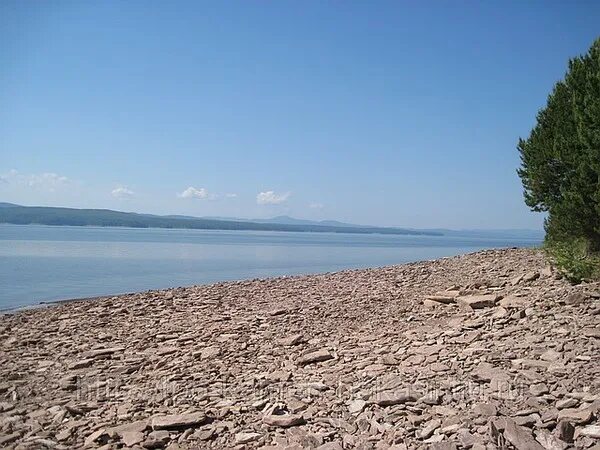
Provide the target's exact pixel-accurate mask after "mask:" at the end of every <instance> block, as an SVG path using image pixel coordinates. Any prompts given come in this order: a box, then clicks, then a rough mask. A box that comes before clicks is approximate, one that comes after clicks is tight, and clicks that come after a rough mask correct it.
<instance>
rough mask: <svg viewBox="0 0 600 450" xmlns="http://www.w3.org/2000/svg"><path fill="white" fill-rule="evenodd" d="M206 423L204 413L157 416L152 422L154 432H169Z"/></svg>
mask: <svg viewBox="0 0 600 450" xmlns="http://www.w3.org/2000/svg"><path fill="white" fill-rule="evenodd" d="M205 421H206V416H205V415H204V413H201V412H196V413H190V414H174V415H171V416H155V417H153V418H152V420H151V426H152V429H153V430H169V429H174V428H189V427H194V426H198V425H202V424H203V423H204V422H205Z"/></svg>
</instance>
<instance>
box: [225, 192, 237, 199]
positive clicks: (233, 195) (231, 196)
mask: <svg viewBox="0 0 600 450" xmlns="http://www.w3.org/2000/svg"><path fill="white" fill-rule="evenodd" d="M237 196H238V195H237V194H233V193H231V194H225V198H237Z"/></svg>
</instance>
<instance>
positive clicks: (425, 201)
mask: <svg viewBox="0 0 600 450" xmlns="http://www.w3.org/2000/svg"><path fill="white" fill-rule="evenodd" d="M599 23H600V3H598V2H593V1H573V2H553V1H527V2H524V1H515V2H483V1H482V2H475V1H461V2H441V1H440V2H399V1H393V2H384V1H376V2H366V1H364V2H337V1H335V2H334V1H331V2H325V1H318V2H317V1H315V2H312V1H308V2H291V1H282V2H252V1H243V2H231V1H224V2H216V1H215V2H185V1H176V2H159V1H145V2H141V1H127V2H123V1H90V2H80V1H72V2H71V1H69V2H61V1H52V2H22V1H15V2H12V1H8V0H5V1H3V2H0V67H1V68H2V70H0V177H1V178H0V201H9V202H16V203H23V204H31V205H33V204H35V205H50V206H72V207H102V208H112V209H119V210H127V211H139V212H149V213H159V214H163V213H164V214H193V215H199V216H215V215H218V216H237V217H270V216H274V215H279V214H289V215H292V216H295V217H302V218H311V219H338V220H344V221H348V222H354V223H364V224H375V225H395V226H410V227H448V228H525V227H527V228H537V227H540V226H541V222H542V218H541V216H540V215H539V214H535V213H531V212H529V211H528V209H527V207H526V206H525V205H524V204H523V201H522V194H521V191H522V188H521V185H520V181H519V179H518V177H517V175H516V173H515V170H516V168H517V167H518V164H519V158H518V153H517V151H516V148H515V147H516V143H517V140H518V138H519V136H526V135H527V134H528V132H529V130H530V129H531V127H532V125H533V124H534V119H535V114H536V112H537V110H538V109H539V108H540V107H542V106H543V105H544V103H545V100H546V97H547V95H548V93H549V91H550V90H551V88H552V86H553V84H554V83H555V82H556V81H557V80H559V79H560V78H561V77H562V76H563V75H564V72H565V70H566V65H567V61H568V59H569V57H572V56H575V55H578V54H581V53H584V52H585V51H587V49H588V47H589V45H590V44H591V42H592V40H593V39H595V38H597V37H598V36H599V35H600V28H599V27H598V24H599Z"/></svg>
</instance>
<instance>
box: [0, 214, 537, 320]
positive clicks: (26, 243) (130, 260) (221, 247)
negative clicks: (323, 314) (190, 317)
mask: <svg viewBox="0 0 600 450" xmlns="http://www.w3.org/2000/svg"><path fill="white" fill-rule="evenodd" d="M540 242H541V239H538V238H532V237H507V236H489V237H470V236H400V235H397V236H396V235H377V234H370V235H362V234H336V233H288V232H262V231H260V232H259V231H213V230H210V231H208V230H168V229H133V228H101V227H52V226H43V225H0V310H6V309H11V308H19V307H23V306H30V305H35V304H39V303H40V302H42V301H53V300H64V299H71V298H82V297H94V296H101V295H109V294H119V293H125V292H135V291H144V290H149V289H158V288H168V287H175V286H186V285H192V284H204V283H212V282H216V281H225V280H240V279H248V278H258V277H261V278H263V277H271V276H280V275H297V274H310V273H319V272H333V271H338V270H343V269H351V268H363V267H377V266H385V265H391V264H400V263H404V262H411V261H420V260H427V259H434V258H439V257H443V256H451V255H457V254H461V253H467V252H473V251H477V250H481V249H486V248H498V247H513V246H515V247H530V246H535V245H538V244H539V243H540Z"/></svg>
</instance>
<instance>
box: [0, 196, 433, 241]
mask: <svg viewBox="0 0 600 450" xmlns="http://www.w3.org/2000/svg"><path fill="white" fill-rule="evenodd" d="M1 205H2V206H1V207H0V223H10V224H17V225H28V224H40V225H68V226H101V227H133V228H187V229H199V230H254V231H296V232H322V233H355V234H400V235H429V236H441V235H442V234H443V233H441V232H435V231H425V232H423V231H420V230H408V229H404V228H387V227H363V226H353V225H323V224H321V223H318V222H317V223H315V222H312V221H302V220H300V219H293V218H291V217H290V218H286V217H285V216H284V218H279V220H281V221H282V222H284V223H278V222H270V221H264V219H263V220H262V221H245V220H225V219H208V218H197V217H191V216H157V215H152V214H137V213H130V212H122V211H113V210H110V209H76V208H54V207H46V206H19V205H12V204H10V203H2V204H1ZM276 219H277V218H276ZM286 221H287V223H286Z"/></svg>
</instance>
